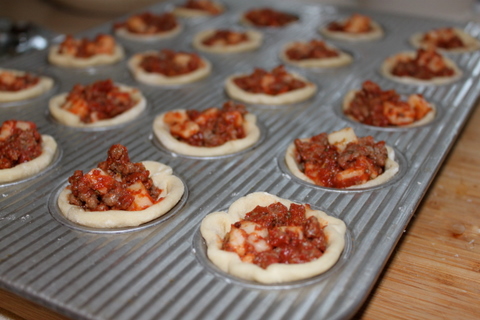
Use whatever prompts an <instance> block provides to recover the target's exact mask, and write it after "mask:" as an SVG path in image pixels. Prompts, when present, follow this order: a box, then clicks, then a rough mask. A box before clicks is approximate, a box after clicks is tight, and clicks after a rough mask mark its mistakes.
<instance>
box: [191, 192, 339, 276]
mask: <svg viewBox="0 0 480 320" xmlns="http://www.w3.org/2000/svg"><path fill="white" fill-rule="evenodd" d="M275 202H280V203H282V204H283V205H285V206H287V208H288V207H289V206H290V204H291V203H292V201H289V200H286V199H282V198H279V197H277V196H274V195H271V194H268V193H266V192H255V193H251V194H249V195H247V196H245V197H242V198H240V199H238V200H236V201H235V202H233V203H232V205H231V206H230V208H229V209H228V212H221V211H219V212H213V213H210V214H209V215H207V216H206V217H205V218H204V219H203V220H202V224H201V226H200V232H201V233H202V236H203V238H204V239H205V242H206V244H207V255H208V258H209V259H210V260H211V261H212V262H213V264H215V265H216V266H217V267H218V268H220V269H221V270H223V271H225V272H228V273H229V274H232V275H234V276H236V277H239V278H242V279H245V280H253V281H257V282H261V283H282V282H288V281H295V280H301V279H307V278H311V277H314V276H316V275H319V274H321V273H324V272H326V271H327V270H328V269H330V268H331V267H332V266H333V265H334V264H335V263H336V262H337V261H338V259H339V257H340V255H341V253H342V251H343V249H344V247H345V232H346V226H345V223H344V222H343V221H342V220H340V219H337V218H334V217H331V216H328V215H327V214H326V213H325V212H323V211H320V210H308V209H307V211H306V216H307V217H310V216H312V215H313V216H315V217H316V218H318V221H319V223H320V225H321V226H325V228H324V229H323V231H324V233H325V235H326V239H327V249H326V250H325V252H324V254H323V255H322V256H321V257H320V258H318V259H316V260H313V261H310V262H307V263H300V264H282V263H274V264H271V265H269V266H268V267H267V268H266V269H262V268H261V267H259V266H257V265H255V264H253V263H247V262H242V261H241V260H240V257H239V256H238V255H237V254H236V253H234V252H229V251H224V250H221V248H222V241H223V238H224V237H225V235H226V234H227V233H228V232H229V231H230V229H231V225H232V224H233V223H235V222H237V221H239V220H241V219H242V218H244V217H245V214H246V213H248V212H250V211H252V210H253V209H254V208H255V207H256V206H268V205H270V204H272V203H275Z"/></svg>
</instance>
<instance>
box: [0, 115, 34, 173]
mask: <svg viewBox="0 0 480 320" xmlns="http://www.w3.org/2000/svg"><path fill="white" fill-rule="evenodd" d="M41 154H42V136H41V135H40V133H39V132H38V131H37V126H36V125H35V123H33V122H30V121H17V120H7V121H5V122H4V123H3V124H2V127H1V128H0V169H10V168H13V167H15V166H17V165H19V164H21V163H25V162H28V161H31V160H33V159H35V158H37V157H38V156H40V155H41Z"/></svg>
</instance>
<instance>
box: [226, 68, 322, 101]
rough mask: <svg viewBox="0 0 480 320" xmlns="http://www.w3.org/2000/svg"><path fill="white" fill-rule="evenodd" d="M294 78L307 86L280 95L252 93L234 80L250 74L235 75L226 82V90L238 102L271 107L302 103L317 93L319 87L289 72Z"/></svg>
mask: <svg viewBox="0 0 480 320" xmlns="http://www.w3.org/2000/svg"><path fill="white" fill-rule="evenodd" d="M289 73H290V74H291V75H292V76H293V77H295V78H297V79H299V80H301V81H303V82H305V83H306V86H305V87H303V88H300V89H296V90H292V91H288V92H285V93H281V94H278V95H268V94H264V93H250V92H247V91H245V90H243V89H241V88H240V87H239V86H237V85H236V84H235V83H234V82H233V79H235V78H238V77H244V76H247V75H248V74H234V75H233V76H230V77H228V78H227V80H225V90H226V91H227V94H228V95H229V96H230V97H231V98H233V99H236V100H239V101H243V102H246V103H252V104H271V105H282V104H291V103H296V102H301V101H304V100H307V99H308V98H310V97H311V96H313V95H314V94H315V92H317V86H316V85H315V84H314V83H312V82H310V81H308V80H307V79H305V78H303V77H301V76H300V75H298V74H295V73H293V72H289Z"/></svg>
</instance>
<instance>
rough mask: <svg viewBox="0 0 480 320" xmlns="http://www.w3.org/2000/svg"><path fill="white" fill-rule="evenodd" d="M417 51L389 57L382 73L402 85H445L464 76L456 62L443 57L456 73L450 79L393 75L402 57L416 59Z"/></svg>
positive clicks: (382, 67) (383, 65)
mask: <svg viewBox="0 0 480 320" xmlns="http://www.w3.org/2000/svg"><path fill="white" fill-rule="evenodd" d="M416 54H417V53H416V52H415V51H406V52H400V53H398V54H396V55H393V56H391V57H388V58H387V59H386V60H385V61H384V62H383V63H382V66H381V67H380V72H381V73H382V75H383V76H384V77H386V78H388V79H390V80H393V81H396V82H400V83H405V84H414V85H443V84H448V83H452V82H455V81H457V80H458V79H460V77H461V76H462V71H461V70H460V69H459V68H458V67H457V65H456V64H455V62H453V61H452V60H450V59H449V58H447V57H445V56H443V59H444V61H445V64H446V65H447V66H448V67H449V68H452V69H453V71H454V75H453V76H450V77H434V78H432V79H430V80H421V79H417V78H413V77H398V76H395V75H393V74H392V69H393V67H394V66H395V64H396V63H397V60H398V59H399V58H400V57H409V58H411V59H413V58H415V56H416Z"/></svg>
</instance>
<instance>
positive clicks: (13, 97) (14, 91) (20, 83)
mask: <svg viewBox="0 0 480 320" xmlns="http://www.w3.org/2000/svg"><path fill="white" fill-rule="evenodd" d="M52 87H53V79H52V78H49V77H44V76H37V75H34V74H31V73H28V72H24V71H18V70H11V69H0V103H2V102H12V101H20V100H27V99H31V98H34V97H37V96H40V95H42V94H43V93H45V92H47V91H49V90H50V89H52Z"/></svg>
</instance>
